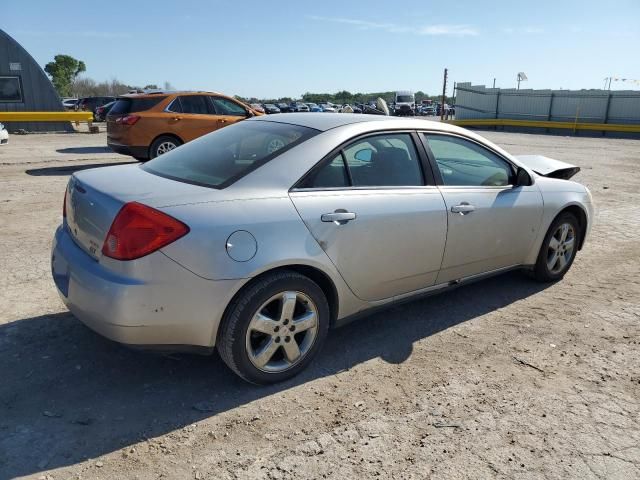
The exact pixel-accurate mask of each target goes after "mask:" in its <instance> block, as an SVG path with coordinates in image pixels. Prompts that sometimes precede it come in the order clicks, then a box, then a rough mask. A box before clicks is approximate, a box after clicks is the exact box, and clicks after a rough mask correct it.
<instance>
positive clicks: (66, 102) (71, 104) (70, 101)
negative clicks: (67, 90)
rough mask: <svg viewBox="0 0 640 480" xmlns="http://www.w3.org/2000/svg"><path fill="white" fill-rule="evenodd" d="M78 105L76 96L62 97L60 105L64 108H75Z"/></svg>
mask: <svg viewBox="0 0 640 480" xmlns="http://www.w3.org/2000/svg"><path fill="white" fill-rule="evenodd" d="M77 105H78V99H77V98H63V99H62V106H63V107H64V109H65V110H76V106H77Z"/></svg>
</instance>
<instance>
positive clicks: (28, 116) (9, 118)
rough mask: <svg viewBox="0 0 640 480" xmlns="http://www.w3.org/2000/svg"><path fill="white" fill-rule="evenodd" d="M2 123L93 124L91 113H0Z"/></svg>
mask: <svg viewBox="0 0 640 480" xmlns="http://www.w3.org/2000/svg"><path fill="white" fill-rule="evenodd" d="M0 122H89V123H91V122H93V113H91V112H0Z"/></svg>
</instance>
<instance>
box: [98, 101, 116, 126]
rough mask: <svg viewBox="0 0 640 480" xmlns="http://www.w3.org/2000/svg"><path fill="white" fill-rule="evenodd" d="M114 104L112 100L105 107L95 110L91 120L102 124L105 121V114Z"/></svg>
mask: <svg viewBox="0 0 640 480" xmlns="http://www.w3.org/2000/svg"><path fill="white" fill-rule="evenodd" d="M115 104H116V101H115V100H113V101H111V102H109V103H107V104H105V105H102V106H100V107H98V108H96V111H95V112H94V114H93V118H94V119H95V121H96V122H104V121H105V120H106V119H107V114H108V113H109V110H111V107H113V106H114V105H115Z"/></svg>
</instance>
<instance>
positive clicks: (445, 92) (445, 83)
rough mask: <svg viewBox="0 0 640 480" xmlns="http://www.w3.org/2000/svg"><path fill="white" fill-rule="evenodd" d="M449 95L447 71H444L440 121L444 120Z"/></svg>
mask: <svg viewBox="0 0 640 480" xmlns="http://www.w3.org/2000/svg"><path fill="white" fill-rule="evenodd" d="M446 94H447V69H446V68H445V69H444V79H443V81H442V104H441V106H440V120H444V98H445V95H446Z"/></svg>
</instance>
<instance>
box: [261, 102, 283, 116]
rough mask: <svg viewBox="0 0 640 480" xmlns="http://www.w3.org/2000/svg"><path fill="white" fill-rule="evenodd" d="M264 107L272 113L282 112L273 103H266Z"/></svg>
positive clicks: (266, 111) (268, 112)
mask: <svg viewBox="0 0 640 480" xmlns="http://www.w3.org/2000/svg"><path fill="white" fill-rule="evenodd" d="M262 108H263V110H264V112H265V113H267V114H269V115H271V114H273V113H280V109H279V108H278V107H276V106H275V105H274V104H273V103H264V104H263V105H262Z"/></svg>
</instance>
